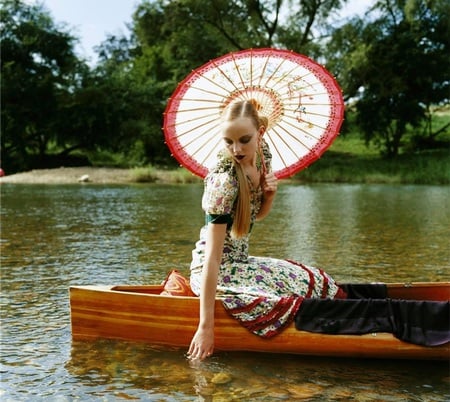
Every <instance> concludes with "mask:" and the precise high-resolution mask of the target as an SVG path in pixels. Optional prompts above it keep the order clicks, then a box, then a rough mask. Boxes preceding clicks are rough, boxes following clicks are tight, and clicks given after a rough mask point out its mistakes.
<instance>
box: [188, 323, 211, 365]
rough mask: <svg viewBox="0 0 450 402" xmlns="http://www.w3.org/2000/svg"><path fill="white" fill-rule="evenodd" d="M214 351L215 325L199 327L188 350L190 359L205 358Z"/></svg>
mask: <svg viewBox="0 0 450 402" xmlns="http://www.w3.org/2000/svg"><path fill="white" fill-rule="evenodd" d="M213 351H214V327H212V328H200V327H199V328H198V329H197V331H196V332H195V335H194V337H193V338H192V341H191V345H190V347H189V351H188V358H189V359H190V360H204V359H205V358H206V357H209V356H211V355H212V354H213Z"/></svg>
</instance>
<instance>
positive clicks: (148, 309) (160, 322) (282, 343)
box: [70, 282, 450, 360]
mask: <svg viewBox="0 0 450 402" xmlns="http://www.w3.org/2000/svg"><path fill="white" fill-rule="evenodd" d="M388 286H389V297H391V298H400V299H412V300H436V301H438V300H449V298H450V282H446V283H426V284H425V283H415V284H410V285H401V284H399V285H395V284H391V285H388ZM161 290H162V287H161V286H153V285H149V286H73V287H71V288H70V308H71V325H72V338H73V340H94V339H100V338H106V339H119V340H127V341H137V342H146V343H149V344H152V345H161V346H167V347H177V348H186V349H187V347H188V346H189V343H190V341H191V338H192V336H193V334H194V332H195V330H196V328H197V323H198V310H199V299H198V298H195V297H178V296H177V297H174V296H162V295H159V293H160V292H161ZM215 308H216V312H215V349H216V350H227V351H255V352H269V353H293V354H301V355H316V356H342V357H344V356H345V357H366V358H367V357H369V358H387V359H427V360H446V359H449V358H450V344H449V343H447V344H446V345H442V346H437V347H423V346H418V345H414V344H411V343H406V342H402V341H400V340H398V339H396V338H395V337H394V336H392V335H391V334H388V333H376V334H367V335H324V334H317V333H310V332H304V331H298V330H296V329H295V327H294V325H293V324H291V326H290V327H288V328H287V329H286V330H284V331H283V332H282V333H281V334H279V335H277V336H275V337H274V338H271V339H263V338H261V337H258V336H256V335H254V334H252V333H250V332H249V331H248V330H246V329H245V328H243V327H242V326H240V325H239V323H238V322H237V321H236V320H235V319H233V318H231V317H230V316H229V315H228V314H227V313H226V311H225V310H224V308H223V307H222V304H221V302H220V301H219V300H217V301H216V307H215Z"/></svg>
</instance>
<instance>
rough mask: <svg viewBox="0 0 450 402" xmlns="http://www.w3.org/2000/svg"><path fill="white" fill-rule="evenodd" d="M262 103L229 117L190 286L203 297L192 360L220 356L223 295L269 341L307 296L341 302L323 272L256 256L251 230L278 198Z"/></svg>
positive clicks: (243, 104)
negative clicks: (217, 328)
mask: <svg viewBox="0 0 450 402" xmlns="http://www.w3.org/2000/svg"><path fill="white" fill-rule="evenodd" d="M257 109H258V105H257V103H256V102H255V101H253V100H252V101H239V102H235V103H231V104H230V105H229V106H228V107H227V108H226V110H225V111H224V114H223V122H222V137H223V141H224V150H223V151H222V152H221V153H220V154H219V161H218V163H217V165H216V166H215V167H214V168H213V169H211V171H210V172H209V174H208V175H207V177H206V178H205V190H204V194H203V199H202V207H203V209H204V211H205V213H206V225H205V226H204V227H203V228H202V230H201V232H200V240H199V241H198V242H197V244H196V248H195V250H194V251H193V253H192V254H193V260H192V263H191V287H192V290H193V291H194V293H196V294H197V295H199V296H200V321H199V325H198V328H197V331H196V333H195V335H194V337H193V339H192V341H191V345H190V347H189V352H188V355H189V357H190V358H191V359H200V360H203V359H204V358H205V357H207V356H210V355H211V354H212V353H213V350H214V304H215V298H216V295H217V296H219V297H220V298H221V299H222V302H223V304H224V307H225V308H226V309H227V310H228V311H229V312H230V314H231V315H233V316H234V317H235V318H237V319H238V320H239V321H240V322H241V324H243V325H244V326H245V327H247V328H248V329H249V330H251V331H252V332H254V333H255V334H257V335H260V336H264V337H270V336H273V335H275V334H276V333H278V332H279V331H280V330H282V328H284V327H285V326H286V325H287V324H289V323H290V322H291V320H292V319H293V317H294V315H295V313H296V311H297V310H298V308H299V305H300V303H301V297H304V296H308V297H336V296H338V297H340V292H341V290H340V289H339V287H338V286H337V285H336V284H335V283H334V281H333V280H332V279H331V278H330V277H329V276H328V275H327V274H325V273H324V272H323V271H321V270H318V269H315V268H311V267H306V266H304V265H300V264H296V263H293V262H288V261H284V260H278V259H274V258H264V257H251V256H249V255H248V241H249V236H250V231H251V228H252V225H253V224H254V222H255V221H257V220H260V219H263V218H264V217H265V216H267V214H268V213H269V211H270V209H271V207H272V203H273V200H274V198H275V194H276V191H277V179H276V177H275V175H274V174H273V173H272V172H271V166H270V162H271V154H270V151H269V149H268V146H267V144H266V142H265V141H264V139H263V135H264V132H265V130H266V128H267V127H268V123H269V122H268V121H267V118H265V117H263V116H259V115H258V111H257Z"/></svg>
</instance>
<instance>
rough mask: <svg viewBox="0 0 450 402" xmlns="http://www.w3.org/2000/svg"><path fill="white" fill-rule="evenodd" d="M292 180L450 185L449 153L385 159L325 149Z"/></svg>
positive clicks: (431, 153) (442, 152)
mask: <svg viewBox="0 0 450 402" xmlns="http://www.w3.org/2000/svg"><path fill="white" fill-rule="evenodd" d="M293 179H294V180H296V181H301V182H308V183H313V182H316V183H320V182H323V183H324V182H332V183H391V184H450V155H449V152H447V151H442V150H441V151H432V152H426V153H421V154H409V155H400V156H398V157H397V158H396V159H393V160H385V159H382V158H381V157H373V156H368V155H365V156H364V155H354V154H349V153H342V152H334V151H328V152H327V154H326V155H324V156H323V157H322V158H321V159H319V160H318V161H316V162H315V163H314V164H312V165H311V166H310V167H309V168H307V169H305V170H304V171H302V172H300V173H298V174H297V175H295V176H294V177H293Z"/></svg>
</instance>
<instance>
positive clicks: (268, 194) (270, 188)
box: [256, 173, 278, 221]
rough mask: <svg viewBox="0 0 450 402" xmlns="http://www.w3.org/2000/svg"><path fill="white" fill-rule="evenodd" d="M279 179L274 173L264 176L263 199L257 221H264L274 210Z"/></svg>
mask: <svg viewBox="0 0 450 402" xmlns="http://www.w3.org/2000/svg"><path fill="white" fill-rule="evenodd" d="M277 188H278V179H277V178H276V176H275V175H274V174H273V173H268V174H266V175H265V176H264V182H263V183H262V189H263V192H264V194H263V197H262V203H261V208H260V210H259V212H258V213H257V214H256V220H257V221H259V220H261V219H264V218H265V217H266V216H267V215H268V214H269V212H270V210H271V208H272V203H273V200H274V198H275V194H276V193H277Z"/></svg>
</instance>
